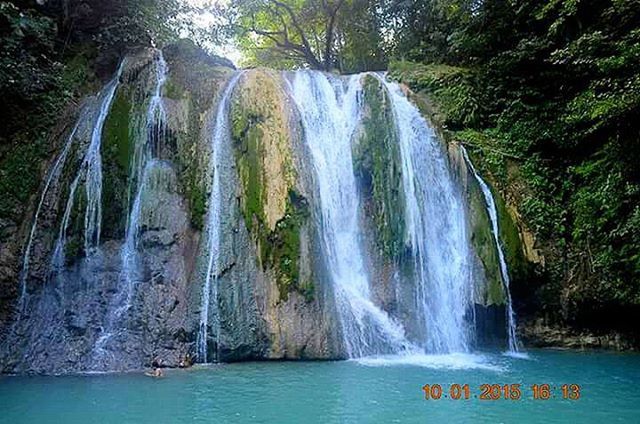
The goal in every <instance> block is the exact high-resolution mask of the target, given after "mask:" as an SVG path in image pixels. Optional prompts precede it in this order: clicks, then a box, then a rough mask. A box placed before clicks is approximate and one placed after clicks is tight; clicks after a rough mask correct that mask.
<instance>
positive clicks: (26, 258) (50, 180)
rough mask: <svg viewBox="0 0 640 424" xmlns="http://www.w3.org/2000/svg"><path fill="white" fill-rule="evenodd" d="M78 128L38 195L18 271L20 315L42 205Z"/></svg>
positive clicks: (64, 160)
mask: <svg viewBox="0 0 640 424" xmlns="http://www.w3.org/2000/svg"><path fill="white" fill-rule="evenodd" d="M79 126H80V120H78V122H77V123H76V125H75V127H74V128H73V130H72V131H71V134H69V137H68V138H67V141H66V143H65V145H64V147H63V149H62V152H60V156H58V158H57V159H56V161H55V163H54V165H53V167H52V168H51V171H50V172H49V175H48V176H47V179H46V182H45V185H44V189H43V190H42V194H41V195H40V201H39V202H38V206H37V208H36V213H35V215H34V217H33V224H32V225H31V230H30V231H29V240H28V241H27V246H26V248H25V251H24V259H23V261H22V269H21V271H20V299H19V301H18V311H19V313H20V314H22V313H24V307H25V299H26V296H27V277H28V275H29V263H30V260H31V249H32V247H33V240H34V238H35V234H36V229H37V228H38V219H39V217H40V211H41V210H42V205H43V204H44V200H45V198H46V196H47V194H48V192H49V187H51V184H55V183H56V182H57V181H58V179H59V178H60V175H61V174H62V169H63V168H64V164H65V163H66V161H67V156H68V155H69V151H70V150H71V144H73V139H74V138H75V136H76V132H77V131H78V127H79Z"/></svg>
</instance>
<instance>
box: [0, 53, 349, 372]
mask: <svg viewBox="0 0 640 424" xmlns="http://www.w3.org/2000/svg"><path fill="white" fill-rule="evenodd" d="M183 47H184V46H183ZM156 55H157V53H156V52H154V51H152V50H146V51H141V52H138V53H136V54H135V55H133V56H130V57H128V58H127V59H126V62H125V66H124V69H123V71H122V77H121V78H120V83H119V86H118V88H117V90H116V93H115V96H114V100H113V103H112V105H111V107H110V109H109V113H108V116H107V117H106V120H105V127H104V130H103V132H102V148H101V156H102V162H103V202H102V209H103V220H102V223H103V228H102V240H101V243H100V245H99V247H98V248H94V249H92V250H90V251H88V252H85V251H84V249H83V239H82V232H83V228H84V215H85V211H84V208H85V207H86V198H85V197H84V196H85V194H84V188H83V187H82V186H81V185H80V188H78V189H77V190H76V191H75V192H74V191H73V190H71V187H70V186H71V185H72V181H73V180H74V177H75V176H76V175H77V173H78V172H80V171H79V170H80V169H81V166H82V157H83V155H84V152H85V151H86V149H87V148H88V145H89V142H90V139H91V134H92V130H93V124H94V122H95V121H96V119H97V116H98V113H99V105H100V101H101V98H100V97H99V96H96V97H95V98H89V99H87V100H86V102H85V107H84V108H83V112H82V114H81V116H80V117H78V121H79V122H80V124H79V129H78V133H77V134H76V135H75V138H74V139H73V141H72V144H71V146H72V147H71V149H70V152H71V153H70V154H69V158H68V159H66V160H65V161H64V163H63V168H62V169H63V170H62V171H61V173H60V177H59V178H56V179H55V181H54V182H53V184H52V185H51V186H49V187H47V188H46V190H44V189H45V187H44V185H43V187H42V190H43V192H44V196H43V202H42V211H41V213H40V214H39V217H38V221H37V225H36V226H35V227H34V237H33V243H32V244H33V246H32V248H31V249H30V252H31V254H30V256H29V260H28V261H27V263H28V269H27V275H26V278H25V281H26V288H27V290H26V294H27V295H26V298H25V299H26V300H25V305H24V312H23V313H22V314H20V313H19V312H18V311H17V310H16V309H15V305H16V298H17V297H18V296H19V292H20V286H19V284H17V280H18V276H19V265H20V262H21V261H22V258H21V257H20V253H19V250H20V249H23V248H24V244H25V243H26V240H25V239H26V238H27V237H28V235H29V233H30V231H31V227H30V226H29V225H28V224H29V222H27V224H25V226H24V228H21V229H19V231H18V230H16V231H15V234H14V237H13V238H12V239H11V240H12V243H14V244H15V246H14V247H15V249H3V251H2V258H0V259H2V262H1V264H2V267H0V273H1V274H2V275H1V276H0V277H2V278H4V279H6V280H7V281H9V280H11V281H10V283H7V285H8V288H9V289H8V290H6V291H4V292H3V294H4V295H6V296H7V300H6V301H4V302H1V303H2V305H1V306H2V308H4V309H2V310H6V311H7V312H6V319H5V321H4V325H2V326H1V327H2V331H3V332H2V333H0V334H1V335H2V347H0V367H1V369H2V371H4V372H37V373H68V372H77V371H103V370H116V371H119V370H129V369H139V368H142V367H145V366H149V365H150V364H151V363H153V362H157V361H158V360H161V361H162V363H163V364H165V365H168V366H177V365H178V364H179V362H180V361H181V360H182V359H183V358H184V357H185V355H187V354H189V355H191V356H192V357H193V356H194V352H195V340H196V334H197V332H198V324H199V315H200V308H201V297H202V286H203V280H204V274H203V273H204V272H206V271H205V269H206V267H203V262H204V260H203V259H204V258H205V257H206V253H207V252H206V251H205V247H204V246H203V240H204V237H202V235H201V231H202V230H203V223H204V219H205V217H206V213H207V208H208V207H209V205H208V204H207V199H208V198H209V192H210V190H211V179H212V170H211V168H210V163H211V152H212V149H211V135H212V125H213V122H214V120H215V116H214V115H215V112H216V106H217V102H218V101H219V100H220V95H219V93H220V92H221V90H222V89H223V88H224V87H225V85H226V84H227V81H228V80H229V78H230V76H231V74H232V72H233V71H232V69H230V68H229V67H227V66H228V65H229V64H228V63H226V62H224V61H221V60H219V59H215V58H213V59H212V58H207V57H205V56H203V55H202V53H199V52H198V51H195V50H193V48H189V49H187V48H177V47H170V48H168V49H167V50H166V54H165V56H166V60H167V62H168V65H169V75H168V79H167V81H166V83H165V86H164V87H163V100H162V101H163V104H164V107H165V110H166V122H165V123H164V124H165V125H166V129H165V130H164V131H166V133H165V137H166V139H165V140H163V143H164V144H163V145H162V146H161V147H162V148H161V149H158V150H157V152H158V153H157V154H158V155H159V158H158V160H157V164H156V165H154V168H153V171H152V172H151V174H150V175H149V176H144V177H142V180H143V181H140V178H141V177H140V175H137V174H135V173H134V171H133V170H134V166H133V165H132V164H134V161H135V160H137V159H136V156H135V155H136V153H135V152H136V151H137V150H136V146H138V145H139V143H141V140H142V139H143V138H144V137H147V136H148V134H147V132H146V131H145V129H144V126H145V119H146V114H147V109H148V105H149V103H150V98H151V96H152V93H153V91H154V87H155V86H154V84H155V83H156V75H155V66H156V65H155V57H156ZM283 84H284V82H283V80H282V77H281V76H280V75H279V74H277V73H275V72H272V71H266V70H265V71H254V72H249V73H248V74H247V75H246V76H245V80H244V82H243V84H242V85H241V87H240V89H239V92H238V99H239V100H238V102H237V103H236V105H235V107H236V110H234V111H235V112H234V111H230V113H237V114H238V115H239V116H240V115H242V117H243V118H247V117H255V116H258V115H259V116H260V117H261V118H260V121H258V120H252V119H253V118H251V119H249V120H248V121H246V122H245V124H246V128H244V130H245V131H246V132H247V133H251V134H252V137H253V139H252V140H250V141H251V142H252V143H254V145H253V146H252V147H254V149H253V150H252V151H251V152H250V154H251V155H253V156H252V160H254V161H255V164H257V166H256V169H252V171H253V170H257V172H259V178H260V180H259V182H260V183H259V184H258V189H259V190H264V191H263V192H262V193H261V195H260V197H257V198H255V199H254V198H251V190H253V189H254V188H256V187H252V186H249V185H247V184H246V182H247V180H246V179H243V178H244V177H245V176H246V174H243V169H242V160H240V156H241V155H242V154H243V153H246V149H244V150H243V149H242V148H241V146H239V145H238V144H237V143H236V142H237V141H240V142H241V143H242V140H235V141H234V140H232V139H231V138H230V139H229V140H228V145H226V146H225V147H224V149H223V150H225V151H224V152H221V153H222V154H223V155H224V156H225V157H226V159H225V162H224V166H222V167H221V169H220V172H221V181H222V182H223V183H222V185H223V190H222V193H223V197H224V199H223V203H224V205H225V206H224V208H223V216H222V225H221V240H222V242H221V246H220V249H221V254H220V266H219V270H220V271H219V272H218V275H216V276H215V284H217V287H216V288H217V293H218V294H217V296H216V297H215V298H214V299H212V302H213V303H214V305H213V306H214V307H211V308H210V309H211V310H215V312H214V314H216V316H215V317H212V318H216V319H217V320H218V321H219V330H218V329H217V328H214V327H212V328H210V329H209V330H210V331H209V338H208V340H207V344H208V347H209V350H210V351H214V350H215V351H216V352H218V355H216V357H217V358H218V359H219V360H223V361H238V360H247V359H261V358H291V359H293V358H335V357H340V355H341V354H340V348H339V346H340V341H339V335H338V334H337V333H338V330H337V327H338V326H337V325H336V323H335V322H334V321H333V319H334V318H333V317H334V316H335V314H333V313H332V312H331V308H332V302H333V296H332V292H331V290H330V287H329V284H328V283H325V282H324V281H326V278H325V271H324V270H323V268H324V264H323V263H322V261H321V259H320V257H321V256H320V254H319V252H320V249H319V244H318V243H319V241H318V238H317V233H316V229H315V228H314V227H313V226H312V225H311V214H312V213H314V210H315V207H316V205H314V204H313V201H312V200H311V197H312V195H311V194H312V193H311V192H312V189H311V188H310V187H312V184H311V181H310V177H309V175H307V172H306V171H304V169H305V168H306V167H307V164H305V163H304V161H305V160H306V159H305V154H304V152H303V144H302V139H301V131H300V128H298V127H297V126H296V125H297V122H296V118H295V117H294V115H293V112H292V110H293V109H292V108H291V105H290V103H289V101H288V99H287V96H286V92H285V90H284V89H283ZM73 124H74V123H73V122H70V123H68V125H67V127H71V126H72V125H73ZM67 135H68V133H67V134H65V135H64V136H65V137H66V136H67ZM245 141H246V140H245ZM61 144H62V142H61ZM58 153H59V152H58ZM55 159H56V157H54V158H53V159H52V162H54V161H55ZM252 165H253V163H252ZM50 167H51V166H49V168H50ZM247 170H248V168H244V171H247ZM144 175H146V174H144ZM145 178H146V179H148V181H147V180H145ZM142 182H144V183H145V184H146V187H145V191H144V192H143V194H142V196H141V201H140V224H139V226H138V228H139V230H138V231H139V232H138V233H137V234H136V237H135V240H136V244H135V250H134V252H135V254H134V255H131V252H128V253H125V252H127V249H125V244H126V243H127V240H126V233H127V226H128V224H129V220H130V219H131V215H130V211H131V208H132V207H133V206H132V204H133V201H134V198H135V195H136V193H135V192H136V190H135V187H136V186H137V184H140V183H142ZM80 184H82V182H81V183H80ZM132 187H134V188H133V189H132ZM72 195H73V198H71V196H72ZM34 201H35V200H34ZM252 201H255V202H254V204H253V206H255V207H256V209H255V210H260V211H262V212H260V213H258V214H255V215H252V214H251V213H248V212H247V211H248V208H247V204H248V203H249V202H252ZM69 202H71V203H72V204H73V207H72V208H71V209H70V215H69V218H68V219H69V224H68V228H67V231H63V233H64V235H65V240H66V244H65V245H64V258H65V261H64V264H63V266H62V267H61V268H56V267H53V266H52V264H53V260H52V258H53V254H54V252H53V251H54V247H55V245H56V240H57V239H58V238H59V232H60V228H61V227H60V226H61V224H60V223H61V222H62V221H63V219H64V217H63V215H64V212H65V207H66V206H67V204H68V203H69ZM34 208H35V207H34ZM255 210H252V213H253V212H255ZM33 214H34V210H33V209H32V210H31V215H32V216H33ZM247 217H249V218H250V219H249V220H247ZM27 221H28V220H27ZM253 223H256V225H255V226H254V225H251V224H253ZM11 264H12V265H11ZM212 321H213V320H211V319H210V322H212Z"/></svg>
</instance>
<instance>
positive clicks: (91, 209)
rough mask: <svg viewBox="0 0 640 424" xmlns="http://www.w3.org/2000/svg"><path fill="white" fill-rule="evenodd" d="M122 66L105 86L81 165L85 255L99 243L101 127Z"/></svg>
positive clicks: (121, 65)
mask: <svg viewBox="0 0 640 424" xmlns="http://www.w3.org/2000/svg"><path fill="white" fill-rule="evenodd" d="M123 67H124V60H123V61H122V62H121V63H120V66H119V67H118V71H117V72H116V76H115V78H114V79H113V80H112V81H111V82H110V83H109V85H108V86H107V94H106V96H105V98H104V100H103V101H102V105H101V106H100V113H99V114H98V119H97V120H96V124H95V125H94V127H93V131H92V133H91V143H90V144H89V148H88V150H87V153H86V155H85V158H84V163H83V165H82V166H83V168H85V170H86V171H85V183H84V184H85V191H86V195H87V209H86V212H85V217H84V250H85V252H86V254H87V255H88V254H89V251H90V249H92V248H94V247H97V246H98V245H100V231H101V227H102V154H101V150H102V129H103V128H104V123H105V121H106V120H107V116H108V115H109V111H110V110H111V104H112V103H113V98H114V96H115V93H116V89H117V88H118V85H119V84H120V76H121V75H122V69H123Z"/></svg>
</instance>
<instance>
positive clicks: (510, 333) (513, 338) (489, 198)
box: [460, 145, 519, 353]
mask: <svg viewBox="0 0 640 424" xmlns="http://www.w3.org/2000/svg"><path fill="white" fill-rule="evenodd" d="M460 150H461V151H462V155H463V156H464V160H465V162H466V163H467V165H468V166H469V168H470V169H471V172H473V176H474V177H475V179H476V181H477V182H478V185H479V186H480V189H481V190H482V194H483V196H484V200H485V203H486V205H487V213H488V214H489V218H490V219H491V232H492V233H493V238H494V240H495V242H496V250H497V251H498V260H499V262H500V274H501V275H502V281H503V282H504V292H505V295H506V300H507V338H508V344H509V352H511V353H518V352H519V347H518V336H517V335H516V315H515V313H514V312H513V304H512V302H511V293H510V291H509V285H510V284H509V283H510V279H509V269H508V267H507V261H506V260H505V257H504V251H503V250H502V245H501V244H500V229H499V227H498V210H497V208H496V202H495V201H494V199H493V194H492V193H491V190H490V189H489V186H488V185H487V183H485V181H484V180H483V179H482V177H481V176H480V174H478V172H477V171H476V168H475V167H474V166H473V163H472V162H471V159H470V158H469V155H468V154H467V149H465V148H464V146H462V145H461V146H460Z"/></svg>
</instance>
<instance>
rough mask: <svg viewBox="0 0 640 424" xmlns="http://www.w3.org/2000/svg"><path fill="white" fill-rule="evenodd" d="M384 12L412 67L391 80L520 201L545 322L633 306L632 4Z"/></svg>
mask: <svg viewBox="0 0 640 424" xmlns="http://www.w3.org/2000/svg"><path fill="white" fill-rule="evenodd" d="M392 12H393V11H392ZM395 12H396V13H399V12H402V13H403V16H404V18H403V19H404V20H403V21H401V24H400V28H397V29H396V31H397V43H396V45H395V49H396V54H397V55H398V56H399V57H406V58H411V59H413V60H419V61H421V62H423V63H406V62H399V63H395V64H393V65H392V70H393V75H395V76H397V77H398V78H400V79H402V80H403V81H405V82H407V83H408V84H409V85H411V86H412V87H413V88H414V89H416V90H423V91H425V92H426V93H428V94H429V96H430V97H431V98H432V99H433V100H434V102H435V103H436V106H438V107H439V108H440V109H441V110H442V112H443V114H444V115H445V117H446V119H447V121H448V123H449V126H450V127H453V128H455V129H458V130H459V131H457V132H456V133H455V137H456V138H458V139H459V140H460V141H462V142H463V143H464V144H466V145H468V146H470V147H473V148H474V150H475V151H476V152H477V155H476V158H477V159H478V165H479V168H480V169H481V171H482V172H483V173H484V174H486V175H490V176H492V177H493V179H494V180H495V184H496V186H497V187H498V188H499V189H500V191H501V192H502V193H507V194H508V195H509V196H510V197H511V198H512V200H513V201H515V203H516V204H517V206H518V211H519V213H520V215H521V217H522V218H523V220H524V222H525V223H526V225H527V227H529V229H531V230H532V231H533V232H534V234H535V235H536V237H537V239H538V241H539V244H540V245H541V246H542V248H543V249H544V253H545V255H546V257H547V258H546V259H547V262H548V265H547V272H548V275H547V276H546V278H545V279H540V278H537V279H536V280H537V281H535V282H532V283H527V284H530V285H531V284H533V285H534V290H537V295H536V297H537V298H538V299H543V302H544V303H546V304H547V305H559V306H561V308H562V310H563V311H564V312H563V313H559V312H557V310H556V311H552V310H551V309H549V310H548V312H549V314H550V315H552V316H555V318H559V319H564V320H567V321H571V320H572V319H577V317H578V316H580V313H579V311H580V310H582V309H584V308H587V307H588V308H590V309H589V310H591V311H592V312H593V311H598V310H605V309H602V308H611V307H613V308H615V307H620V306H627V305H638V304H640V286H638V285H637V281H640V261H639V260H638V258H639V255H640V238H638V225H637V224H638V216H639V215H640V212H639V211H638V205H639V204H640V195H639V192H640V171H639V168H638V163H640V147H639V146H640V143H638V141H639V139H640V131H638V119H640V26H639V24H638V23H639V22H640V7H638V2H637V0H616V1H593V2H580V1H560V0H554V1H549V2H542V3H540V2H536V1H533V0H528V1H524V2H520V3H519V4H518V7H513V6H512V5H511V4H510V3H509V2H494V1H488V2H482V3H477V2H467V1H460V0H456V1H453V2H446V3H445V2H441V1H437V0H434V1H430V2H419V1H417V0H416V1H408V2H403V3H402V6H401V7H400V6H399V8H398V9H397V10H395ZM398 16H399V15H398ZM487 23H490V24H487ZM469 98H471V99H473V100H468V99H469ZM475 105H481V106H478V107H477V108H476V106H475ZM469 115H470V116H471V117H469ZM521 284H523V283H522V282H521ZM516 285H517V284H516ZM536 287H537V288H536ZM516 289H517V287H516ZM587 305H588V306H587Z"/></svg>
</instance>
